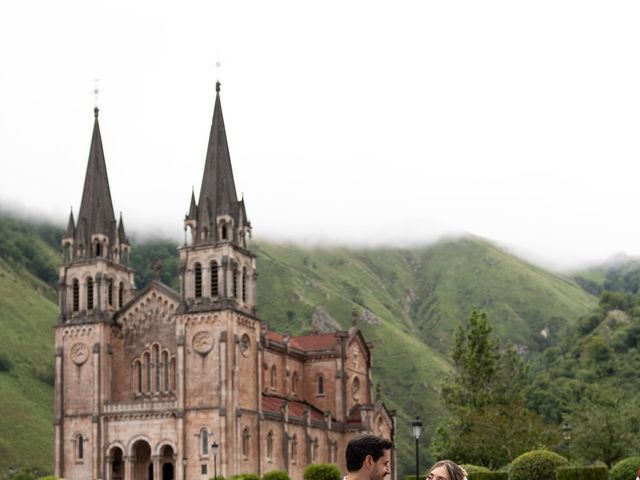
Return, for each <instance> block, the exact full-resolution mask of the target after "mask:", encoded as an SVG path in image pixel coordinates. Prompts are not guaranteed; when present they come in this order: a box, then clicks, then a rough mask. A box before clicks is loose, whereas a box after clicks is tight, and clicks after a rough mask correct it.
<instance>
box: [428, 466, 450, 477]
mask: <svg viewBox="0 0 640 480" xmlns="http://www.w3.org/2000/svg"><path fill="white" fill-rule="evenodd" d="M427 480H451V479H450V478H449V474H448V473H447V468H446V467H445V466H444V465H440V466H439V467H436V468H434V469H433V470H431V471H430V472H429V475H427Z"/></svg>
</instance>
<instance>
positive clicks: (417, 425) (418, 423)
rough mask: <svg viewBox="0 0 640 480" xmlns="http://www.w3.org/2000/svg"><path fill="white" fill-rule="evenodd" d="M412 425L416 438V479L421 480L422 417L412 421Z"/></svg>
mask: <svg viewBox="0 0 640 480" xmlns="http://www.w3.org/2000/svg"><path fill="white" fill-rule="evenodd" d="M411 427H413V438H415V439H416V480H419V477H420V457H419V456H418V440H420V432H421V431H422V422H421V421H420V417H416V418H415V420H414V421H413V423H411Z"/></svg>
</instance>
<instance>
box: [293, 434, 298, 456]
mask: <svg viewBox="0 0 640 480" xmlns="http://www.w3.org/2000/svg"><path fill="white" fill-rule="evenodd" d="M297 461H298V437H297V435H295V434H294V435H293V437H291V463H297Z"/></svg>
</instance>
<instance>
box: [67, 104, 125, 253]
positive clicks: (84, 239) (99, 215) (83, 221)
mask: <svg viewBox="0 0 640 480" xmlns="http://www.w3.org/2000/svg"><path fill="white" fill-rule="evenodd" d="M94 116H95V121H94V124H93V135H92V137H91V148H90V149H89V161H88V163H87V172H86V175H85V179H84V189H83V191H82V203H81V204H80V212H79V213H78V222H77V227H76V232H77V235H78V238H77V240H78V241H79V242H81V243H85V244H86V245H89V244H90V242H91V235H93V234H97V233H101V234H103V235H106V236H107V237H109V238H110V239H111V240H114V237H115V233H116V218H115V215H114V213H113V204H112V202H111V190H110V189H109V178H108V177H107V165H106V162H105V159H104V151H103V148H102V137H101V135H100V124H99V123H98V108H97V107H96V108H95V109H94Z"/></svg>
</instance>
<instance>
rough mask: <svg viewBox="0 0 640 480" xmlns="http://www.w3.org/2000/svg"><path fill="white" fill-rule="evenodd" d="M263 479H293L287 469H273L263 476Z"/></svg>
mask: <svg viewBox="0 0 640 480" xmlns="http://www.w3.org/2000/svg"><path fill="white" fill-rule="evenodd" d="M262 480H291V479H290V478H289V474H288V473H287V472H286V471H285V470H271V471H270V472H267V473H265V474H264V475H263V476H262Z"/></svg>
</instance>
